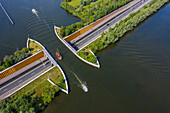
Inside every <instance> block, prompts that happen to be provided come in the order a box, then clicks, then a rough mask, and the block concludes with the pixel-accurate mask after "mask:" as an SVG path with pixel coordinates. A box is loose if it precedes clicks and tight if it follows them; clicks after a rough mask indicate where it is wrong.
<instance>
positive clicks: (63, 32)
mask: <svg viewBox="0 0 170 113" xmlns="http://www.w3.org/2000/svg"><path fill="white" fill-rule="evenodd" d="M60 36H61V37H64V36H65V28H64V26H61V28H60Z"/></svg>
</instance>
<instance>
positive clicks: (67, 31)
mask: <svg viewBox="0 0 170 113" xmlns="http://www.w3.org/2000/svg"><path fill="white" fill-rule="evenodd" d="M69 34H70V28H67V29H66V30H65V35H66V36H68V35H69Z"/></svg>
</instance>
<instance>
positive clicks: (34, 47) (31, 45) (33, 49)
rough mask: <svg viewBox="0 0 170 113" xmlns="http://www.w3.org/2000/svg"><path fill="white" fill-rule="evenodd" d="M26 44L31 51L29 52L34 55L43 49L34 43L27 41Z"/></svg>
mask: <svg viewBox="0 0 170 113" xmlns="http://www.w3.org/2000/svg"><path fill="white" fill-rule="evenodd" d="M28 44H29V48H30V50H31V51H30V52H31V53H32V54H35V53H37V52H38V51H40V50H42V49H43V47H42V46H41V45H39V44H38V43H36V42H34V41H31V40H29V42H28Z"/></svg>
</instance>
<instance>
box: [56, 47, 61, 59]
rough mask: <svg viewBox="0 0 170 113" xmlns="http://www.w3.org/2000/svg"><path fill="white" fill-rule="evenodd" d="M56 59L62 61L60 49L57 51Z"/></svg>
mask: <svg viewBox="0 0 170 113" xmlns="http://www.w3.org/2000/svg"><path fill="white" fill-rule="evenodd" d="M56 57H57V58H58V59H59V60H62V56H61V55H60V53H59V51H58V49H57V51H56Z"/></svg>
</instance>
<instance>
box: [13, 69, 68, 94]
mask: <svg viewBox="0 0 170 113" xmlns="http://www.w3.org/2000/svg"><path fill="white" fill-rule="evenodd" d="M48 78H50V79H51V80H52V81H53V82H54V83H55V84H57V85H59V86H60V87H61V85H60V84H62V86H63V87H62V88H65V87H66V85H65V83H62V82H63V80H64V78H63V76H62V73H61V71H60V70H59V68H58V67H54V68H53V69H52V70H50V71H48V72H47V73H45V74H44V75H42V76H41V77H39V78H38V79H36V80H34V81H33V82H31V83H30V84H29V85H27V86H25V87H24V88H22V89H21V90H19V91H18V92H16V93H15V94H14V96H15V97H18V96H20V95H22V94H23V93H24V94H27V93H29V92H31V91H33V90H34V91H35V94H34V95H36V96H41V94H42V91H43V90H44V89H45V88H49V87H54V86H53V85H52V84H51V83H49V82H48V80H47V79H48ZM56 90H58V91H59V88H58V87H56Z"/></svg>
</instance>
